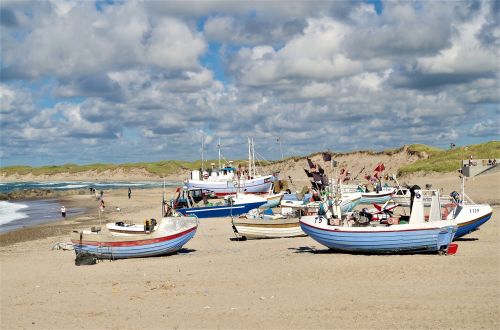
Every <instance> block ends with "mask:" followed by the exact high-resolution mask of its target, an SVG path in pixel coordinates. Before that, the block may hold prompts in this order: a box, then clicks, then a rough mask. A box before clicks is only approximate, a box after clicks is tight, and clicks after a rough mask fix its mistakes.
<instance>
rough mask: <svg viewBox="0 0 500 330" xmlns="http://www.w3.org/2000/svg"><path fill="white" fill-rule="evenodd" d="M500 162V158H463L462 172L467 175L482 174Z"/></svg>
mask: <svg viewBox="0 0 500 330" xmlns="http://www.w3.org/2000/svg"><path fill="white" fill-rule="evenodd" d="M498 164H500V159H495V158H492V159H474V158H471V159H466V160H462V170H461V171H462V174H463V175H464V176H466V177H473V176H476V175H478V174H481V173H483V172H485V171H487V170H489V169H490V168H493V167H496V166H497V165H498Z"/></svg>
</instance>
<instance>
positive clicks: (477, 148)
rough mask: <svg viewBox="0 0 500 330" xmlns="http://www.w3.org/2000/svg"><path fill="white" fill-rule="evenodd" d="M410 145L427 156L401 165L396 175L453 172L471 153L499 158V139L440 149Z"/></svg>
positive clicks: (483, 157) (478, 157) (488, 157)
mask: <svg viewBox="0 0 500 330" xmlns="http://www.w3.org/2000/svg"><path fill="white" fill-rule="evenodd" d="M410 147H411V149H412V150H413V151H415V152H425V153H427V154H428V155H429V157H428V158H426V159H420V160H417V161H416V162H414V163H412V164H409V165H406V166H403V167H401V168H400V169H399V173H398V176H404V175H407V174H411V173H415V172H438V173H447V172H453V171H456V170H457V169H459V168H460V167H461V161H462V160H463V159H468V158H469V157H470V156H471V155H472V156H473V157H474V158H476V159H492V158H500V141H491V142H487V143H482V144H474V145H470V146H464V147H458V148H455V149H453V150H441V149H436V148H430V147H427V146H425V145H413V146H410Z"/></svg>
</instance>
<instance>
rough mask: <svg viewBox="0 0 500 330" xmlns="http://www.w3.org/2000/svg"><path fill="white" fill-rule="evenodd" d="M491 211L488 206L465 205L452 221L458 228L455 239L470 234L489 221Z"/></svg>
mask: <svg viewBox="0 0 500 330" xmlns="http://www.w3.org/2000/svg"><path fill="white" fill-rule="evenodd" d="M492 214H493V210H492V209H491V207H490V206H489V205H465V206H463V209H462V210H461V211H460V213H459V214H458V216H457V217H456V219H455V220H454V221H455V223H456V225H457V226H458V230H457V233H456V235H455V239H457V238H460V237H462V236H465V235H467V234H470V233H471V232H473V231H475V230H477V229H478V228H479V227H480V226H481V225H483V224H484V223H486V222H487V221H488V220H490V219H491V215H492Z"/></svg>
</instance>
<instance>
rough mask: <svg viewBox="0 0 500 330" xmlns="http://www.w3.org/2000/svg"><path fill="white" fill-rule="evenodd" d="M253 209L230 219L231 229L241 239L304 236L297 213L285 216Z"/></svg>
mask: <svg viewBox="0 0 500 330" xmlns="http://www.w3.org/2000/svg"><path fill="white" fill-rule="evenodd" d="M269 211H270V210H266V211H258V210H253V211H251V212H249V213H248V214H246V215H243V216H240V217H238V218H234V219H233V220H232V225H233V231H234V233H235V234H236V235H238V236H239V237H241V238H243V239H258V238H285V237H298V236H305V233H304V232H303V231H302V229H301V228H300V225H299V218H298V216H299V215H295V216H286V215H283V214H273V213H272V212H269Z"/></svg>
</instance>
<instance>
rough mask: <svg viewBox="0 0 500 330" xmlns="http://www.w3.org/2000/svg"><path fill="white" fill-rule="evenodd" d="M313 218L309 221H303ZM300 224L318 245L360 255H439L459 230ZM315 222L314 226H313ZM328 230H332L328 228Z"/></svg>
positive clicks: (452, 226)
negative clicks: (417, 253)
mask: <svg viewBox="0 0 500 330" xmlns="http://www.w3.org/2000/svg"><path fill="white" fill-rule="evenodd" d="M304 218H310V217H304ZM304 218H303V220H305V221H303V220H301V221H300V225H301V227H302V230H303V231H304V232H305V233H306V234H307V235H309V236H310V237H311V238H313V239H314V240H316V241H317V242H318V243H320V244H322V245H324V246H326V247H328V248H330V249H335V250H340V251H346V252H360V253H403V252H414V253H416V252H437V251H440V250H443V249H446V248H447V246H448V244H450V242H451V241H452V239H453V237H454V235H455V233H456V231H457V226H454V225H451V224H450V225H444V226H427V225H426V226H424V227H423V228H416V227H415V226H412V225H395V226H391V227H384V228H382V227H378V228H377V227H341V226H328V225H326V226H325V225H324V223H323V222H326V221H327V220H326V219H323V221H322V224H319V225H316V224H314V220H313V221H311V220H310V219H304ZM311 222H312V223H311ZM326 227H329V228H326Z"/></svg>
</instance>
